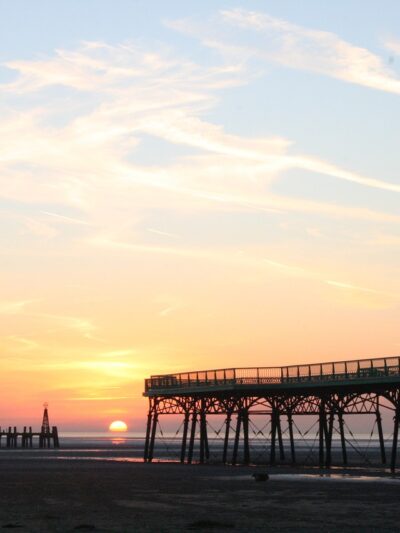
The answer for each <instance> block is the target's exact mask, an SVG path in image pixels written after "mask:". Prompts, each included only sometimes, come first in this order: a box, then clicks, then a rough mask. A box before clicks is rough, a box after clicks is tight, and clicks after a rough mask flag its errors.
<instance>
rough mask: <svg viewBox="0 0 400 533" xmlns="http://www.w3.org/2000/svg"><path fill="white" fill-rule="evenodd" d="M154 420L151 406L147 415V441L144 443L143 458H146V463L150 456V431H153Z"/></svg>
mask: <svg viewBox="0 0 400 533" xmlns="http://www.w3.org/2000/svg"><path fill="white" fill-rule="evenodd" d="M152 420H153V413H152V410H151V407H150V409H149V412H148V415H147V426H146V440H145V443H144V455H143V460H144V462H145V463H147V460H148V458H149V445H150V431H151V423H152Z"/></svg>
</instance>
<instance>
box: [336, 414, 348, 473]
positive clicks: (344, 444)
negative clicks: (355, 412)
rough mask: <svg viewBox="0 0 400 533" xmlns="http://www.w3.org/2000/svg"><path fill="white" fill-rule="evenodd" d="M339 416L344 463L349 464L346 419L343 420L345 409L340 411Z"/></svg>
mask: <svg viewBox="0 0 400 533" xmlns="http://www.w3.org/2000/svg"><path fill="white" fill-rule="evenodd" d="M338 418H339V432H340V442H341V444H342V459H343V465H347V450H346V439H345V436H344V421H343V410H342V409H341V410H340V411H339V413H338Z"/></svg>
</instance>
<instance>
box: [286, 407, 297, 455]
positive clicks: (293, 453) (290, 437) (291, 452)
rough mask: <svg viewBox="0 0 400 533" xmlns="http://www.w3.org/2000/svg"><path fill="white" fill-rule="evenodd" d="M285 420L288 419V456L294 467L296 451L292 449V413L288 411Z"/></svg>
mask: <svg viewBox="0 0 400 533" xmlns="http://www.w3.org/2000/svg"><path fill="white" fill-rule="evenodd" d="M287 418H288V425H289V439H290V455H291V459H292V464H293V465H294V464H296V450H295V447H294V437H293V415H292V411H288V414H287Z"/></svg>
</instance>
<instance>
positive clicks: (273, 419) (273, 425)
mask: <svg viewBox="0 0 400 533" xmlns="http://www.w3.org/2000/svg"><path fill="white" fill-rule="evenodd" d="M275 444H276V409H275V408H274V409H273V410H272V413H271V450H270V454H269V464H270V465H274V464H275V462H276V461H275Z"/></svg>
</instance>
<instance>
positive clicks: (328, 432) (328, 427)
mask: <svg viewBox="0 0 400 533" xmlns="http://www.w3.org/2000/svg"><path fill="white" fill-rule="evenodd" d="M334 419H335V415H334V413H333V411H331V412H330V413H329V422H328V423H327V422H326V417H325V443H326V457H325V466H326V468H330V467H331V464H332V433H333V422H334Z"/></svg>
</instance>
